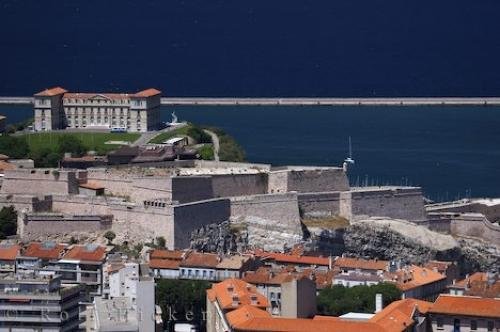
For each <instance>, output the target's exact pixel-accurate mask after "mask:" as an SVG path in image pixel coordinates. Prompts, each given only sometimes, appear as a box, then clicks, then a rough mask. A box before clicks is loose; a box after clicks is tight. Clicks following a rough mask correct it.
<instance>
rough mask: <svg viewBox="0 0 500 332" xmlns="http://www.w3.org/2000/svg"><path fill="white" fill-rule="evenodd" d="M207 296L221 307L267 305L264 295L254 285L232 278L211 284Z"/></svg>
mask: <svg viewBox="0 0 500 332" xmlns="http://www.w3.org/2000/svg"><path fill="white" fill-rule="evenodd" d="M207 296H208V298H209V299H210V301H212V302H213V301H215V300H217V302H218V303H219V306H220V307H221V309H236V308H237V307H240V306H242V305H252V306H254V307H258V308H263V309H265V308H267V307H268V305H269V303H268V302H267V299H266V297H265V296H264V295H262V294H260V293H259V292H258V291H257V289H256V288H255V286H252V285H250V284H248V283H246V282H244V281H243V280H240V279H234V278H231V279H226V280H224V281H222V282H219V283H217V284H214V285H212V288H211V289H210V290H209V291H208V292H207Z"/></svg>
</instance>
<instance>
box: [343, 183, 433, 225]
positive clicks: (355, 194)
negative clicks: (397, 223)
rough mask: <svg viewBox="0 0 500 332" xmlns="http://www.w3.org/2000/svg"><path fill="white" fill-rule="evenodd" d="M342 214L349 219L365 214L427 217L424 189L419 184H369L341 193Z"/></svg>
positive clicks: (391, 216) (405, 218)
mask: <svg viewBox="0 0 500 332" xmlns="http://www.w3.org/2000/svg"><path fill="white" fill-rule="evenodd" d="M340 215H341V216H342V217H344V218H347V219H352V218H360V217H361V218H362V217H366V216H369V217H372V216H376V217H388V218H393V219H404V220H409V221H421V220H425V219H426V214H425V209H424V199H423V195H422V190H421V188H417V187H376V188H375V187H367V188H355V189H353V190H351V191H347V192H341V193H340Z"/></svg>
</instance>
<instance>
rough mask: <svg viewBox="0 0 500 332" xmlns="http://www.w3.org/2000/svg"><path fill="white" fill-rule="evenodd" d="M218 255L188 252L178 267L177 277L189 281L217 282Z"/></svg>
mask: <svg viewBox="0 0 500 332" xmlns="http://www.w3.org/2000/svg"><path fill="white" fill-rule="evenodd" d="M219 263H220V258H219V255H217V254H208V253H200V252H190V253H189V254H188V255H187V257H186V258H185V259H184V260H183V261H182V262H181V264H180V265H179V277H180V278H181V279H191V280H211V281H215V280H217V265H218V264H219Z"/></svg>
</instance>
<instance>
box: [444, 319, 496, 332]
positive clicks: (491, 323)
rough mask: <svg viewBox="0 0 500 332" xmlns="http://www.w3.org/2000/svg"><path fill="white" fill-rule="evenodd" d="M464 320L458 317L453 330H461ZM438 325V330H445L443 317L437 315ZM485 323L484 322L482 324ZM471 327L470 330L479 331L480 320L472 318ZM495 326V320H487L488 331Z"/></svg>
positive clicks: (490, 331)
mask: <svg viewBox="0 0 500 332" xmlns="http://www.w3.org/2000/svg"><path fill="white" fill-rule="evenodd" d="M461 324H462V322H461V321H460V319H458V318H456V319H454V320H453V331H455V332H458V331H460V327H461V326H462V325H461ZM436 325H437V329H438V330H444V321H443V318H442V317H437V318H436ZM481 325H483V324H481ZM468 326H469V328H470V331H477V326H478V320H476V319H471V320H470V322H469V325H468ZM494 328H495V322H494V321H487V322H486V329H487V331H488V332H492V331H493V330H494Z"/></svg>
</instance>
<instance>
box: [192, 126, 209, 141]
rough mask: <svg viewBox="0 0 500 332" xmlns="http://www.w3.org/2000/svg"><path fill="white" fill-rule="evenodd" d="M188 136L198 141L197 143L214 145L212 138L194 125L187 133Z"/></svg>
mask: <svg viewBox="0 0 500 332" xmlns="http://www.w3.org/2000/svg"><path fill="white" fill-rule="evenodd" d="M186 135H188V136H189V137H191V138H192V139H194V140H195V141H196V143H199V144H201V143H212V137H210V135H208V134H207V133H206V132H204V131H203V129H202V128H200V127H198V126H195V125H192V126H190V127H189V128H188V130H187V131H186Z"/></svg>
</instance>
